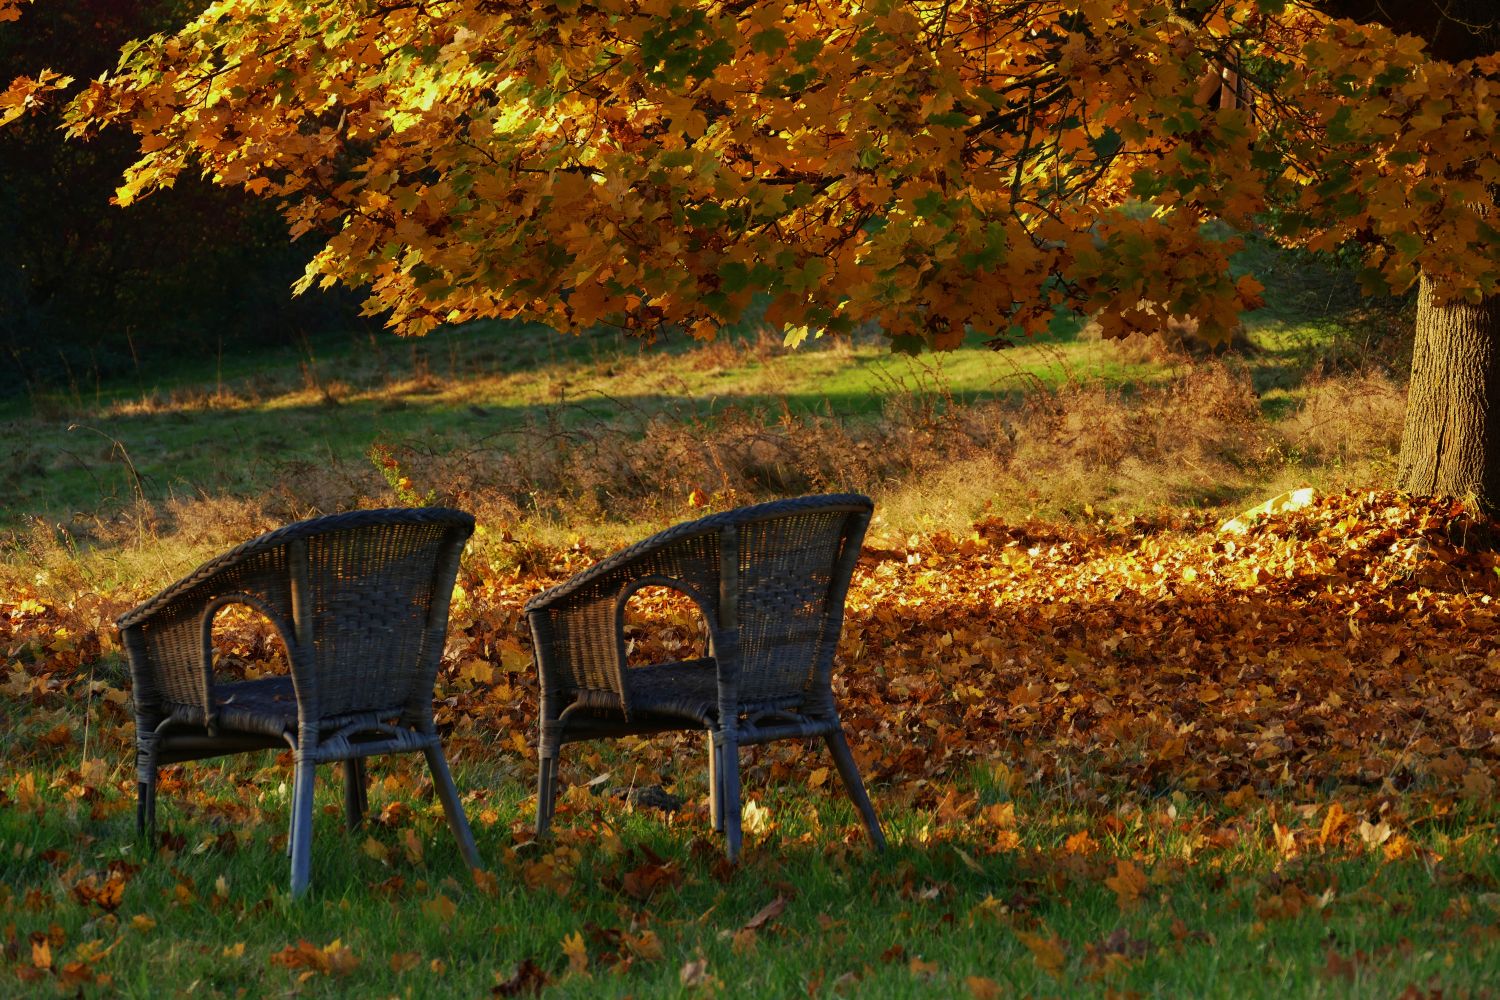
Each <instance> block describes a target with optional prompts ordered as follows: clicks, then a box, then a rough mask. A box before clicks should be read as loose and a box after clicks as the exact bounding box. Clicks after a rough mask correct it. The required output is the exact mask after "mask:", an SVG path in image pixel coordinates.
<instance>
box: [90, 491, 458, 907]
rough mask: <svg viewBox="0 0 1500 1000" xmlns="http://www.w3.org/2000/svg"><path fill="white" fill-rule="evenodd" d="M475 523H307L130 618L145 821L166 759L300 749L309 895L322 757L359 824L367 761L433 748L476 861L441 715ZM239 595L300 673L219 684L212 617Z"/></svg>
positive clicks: (298, 816) (299, 862)
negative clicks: (339, 765)
mask: <svg viewBox="0 0 1500 1000" xmlns="http://www.w3.org/2000/svg"><path fill="white" fill-rule="evenodd" d="M473 531H474V519H473V517H471V516H470V515H469V514H466V513H464V512H462V511H457V510H450V509H447V508H419V509H401V508H396V509H386V510H369V511H353V512H350V513H347V514H335V515H332V516H329V517H321V518H314V519H311V520H307V521H300V522H297V523H296V524H291V525H288V526H286V527H284V528H280V529H278V530H276V531H272V532H268V533H266V534H264V535H261V536H260V537H258V538H255V539H252V540H250V541H248V542H246V543H244V544H243V545H239V546H237V547H235V548H234V549H232V550H230V551H229V552H226V553H225V554H223V555H222V556H219V557H217V558H215V559H212V560H210V561H208V562H206V563H204V564H203V565H202V566H200V567H199V568H198V569H196V570H194V571H193V572H192V573H190V574H188V575H187V576H186V577H184V578H182V579H181V580H179V581H177V582H176V583H174V584H172V585H171V586H169V587H167V588H166V589H165V590H163V591H162V592H161V593H159V594H157V595H156V596H155V597H153V598H151V599H150V600H148V601H146V602H145V603H143V604H141V605H140V606H139V607H137V608H135V609H133V610H131V611H130V612H128V613H127V614H125V615H123V616H121V618H120V619H119V620H118V622H117V624H118V626H119V628H120V631H121V636H122V640H123V643H124V646H125V649H126V651H127V654H128V655H129V657H130V665H131V674H132V678H133V681H134V688H135V706H136V760H137V771H138V778H137V780H138V785H139V795H140V805H139V809H138V817H137V819H138V825H139V827H140V828H141V830H142V832H145V831H146V830H148V829H150V828H153V827H154V818H155V799H156V774H157V768H158V766H159V765H160V764H163V763H170V762H174V761H181V760H194V759H199V758H203V757H214V756H220V755H223V754H228V753H238V752H242V751H244V750H249V749H258V748H264V747H273V746H277V745H284V746H290V747H292V748H293V749H294V750H295V752H296V760H297V776H296V784H297V788H296V792H295V795H294V802H293V808H292V814H293V826H292V838H291V841H292V888H293V892H294V893H297V892H301V891H302V890H303V889H305V888H306V886H307V882H308V863H309V862H308V859H309V853H308V852H309V845H310V838H311V830H312V779H313V770H314V768H315V767H316V766H317V765H318V764H320V763H327V762H331V761H343V762H344V764H345V778H346V788H345V800H346V806H347V809H348V813H349V821H350V824H351V826H352V825H354V824H356V823H357V822H358V821H359V819H360V815H361V813H362V811H363V803H364V778H363V771H364V767H363V763H362V762H363V759H364V758H365V757H368V756H371V755H374V754H382V753H398V752H407V751H421V752H423V753H424V754H425V755H426V757H427V762H428V765H429V767H430V769H431V770H432V772H433V779H434V785H435V786H436V787H437V789H438V792H439V794H440V796H441V797H442V799H443V805H444V808H445V810H446V811H447V813H448V818H449V822H450V824H451V825H452V826H453V831H454V834H455V836H456V837H457V838H458V841H459V846H460V848H461V850H462V851H463V853H464V856H465V859H466V860H467V861H468V862H469V863H470V865H471V866H474V867H478V865H479V859H478V855H477V853H475V851H474V844H473V838H472V835H471V834H470V832H469V828H468V823H467V820H466V818H465V817H464V815H463V809H462V807H461V806H460V804H459V802H458V793H457V789H456V788H454V787H453V782H452V778H451V777H450V776H449V775H448V768H447V763H446V760H445V759H444V757H443V754H442V746H441V743H440V742H439V739H438V735H437V732H436V730H435V728H434V725H433V717H432V691H433V684H434V681H435V678H436V673H437V667H438V661H439V659H440V657H441V655H442V649H443V641H444V638H445V636H446V634H447V628H448V605H449V601H450V599H451V596H452V591H453V583H454V579H455V577H456V576H457V573H458V561H459V556H460V554H461V553H462V551H463V547H464V544H465V542H466V541H467V540H468V538H469V536H470V535H471V534H473ZM230 604H244V605H248V606H250V607H252V608H254V609H255V610H257V611H259V612H260V613H261V614H263V615H264V616H265V617H266V618H267V619H268V620H269V621H270V623H271V625H272V626H273V627H274V628H275V629H276V631H277V633H278V634H279V635H280V637H281V640H282V642H283V643H284V645H285V647H286V650H287V656H288V660H289V662H290V666H291V675H290V677H271V678H263V679H261V680H255V681H247V682H239V683H224V682H221V681H218V680H216V678H215V676H214V671H213V646H212V642H211V638H212V629H213V622H214V618H215V616H216V615H217V614H218V612H219V611H220V610H222V609H223V608H224V607H226V606H228V605H230Z"/></svg>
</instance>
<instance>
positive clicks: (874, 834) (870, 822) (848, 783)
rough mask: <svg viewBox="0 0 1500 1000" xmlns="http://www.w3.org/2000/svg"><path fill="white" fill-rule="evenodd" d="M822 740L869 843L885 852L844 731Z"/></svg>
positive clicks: (834, 732) (877, 822) (882, 834)
mask: <svg viewBox="0 0 1500 1000" xmlns="http://www.w3.org/2000/svg"><path fill="white" fill-rule="evenodd" d="M823 739H824V741H825V742H827V744H828V750H829V752H830V753H832V754H833V762H834V763H835V764H837V765H838V769H839V777H841V778H843V779H844V787H845V788H847V789H848V790H849V798H851V799H853V800H854V805H855V808H857V809H858V810H859V814H860V816H862V817H863V818H864V821H865V830H866V832H868V833H869V835H870V842H871V843H872V844H874V845H875V849H876V850H877V851H883V850H885V834H884V833H883V832H881V829H880V820H879V819H878V818H877V817H876V816H875V806H874V805H872V804H871V802H870V796H869V793H867V792H866V791H865V783H864V782H863V781H862V780H860V777H859V767H858V766H857V765H856V764H855V763H854V754H852V753H850V752H849V741H848V740H846V739H845V738H844V731H843V730H842V729H837V730H835V731H833V732H831V733H829V734H828V735H826V736H824V737H823Z"/></svg>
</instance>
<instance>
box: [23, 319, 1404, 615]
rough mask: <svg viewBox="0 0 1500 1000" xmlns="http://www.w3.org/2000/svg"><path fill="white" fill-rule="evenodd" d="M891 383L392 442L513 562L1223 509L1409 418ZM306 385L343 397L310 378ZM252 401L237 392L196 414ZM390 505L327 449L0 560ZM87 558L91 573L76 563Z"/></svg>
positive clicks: (730, 349) (1314, 472) (772, 348)
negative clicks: (772, 526) (862, 400)
mask: <svg viewBox="0 0 1500 1000" xmlns="http://www.w3.org/2000/svg"><path fill="white" fill-rule="evenodd" d="M781 350H782V348H781V345H780V344H779V343H777V342H775V341H774V339H772V338H764V337H763V338H759V339H755V340H750V341H748V342H736V343H732V344H725V345H723V346H720V345H711V346H710V347H708V348H707V349H705V350H703V351H701V352H698V353H695V354H694V355H693V361H694V363H695V364H698V365H703V366H709V367H713V366H724V367H733V366H735V365H739V364H743V363H744V362H745V361H746V360H747V359H748V360H756V359H764V358H768V357H773V356H775V355H776V354H777V353H778V352H780V351H781ZM890 389H891V391H890V392H889V394H887V395H886V396H884V397H883V403H882V406H881V409H880V412H879V414H878V415H877V416H875V417H873V418H869V419H860V420H851V419H847V418H843V417H839V416H836V415H833V414H831V413H807V412H805V411H795V410H793V409H791V408H789V407H787V406H785V405H783V406H781V407H780V408H769V409H767V408H755V407H751V406H748V405H731V406H728V407H725V408H723V409H720V410H718V411H717V412H713V413H711V414H708V415H705V414H704V413H703V411H702V410H701V409H693V408H692V407H691V405H690V402H684V403H683V404H681V406H680V407H678V408H675V409H674V408H671V407H668V408H666V409H656V410H651V411H647V410H644V409H641V410H630V409H628V408H627V409H625V410H624V411H623V412H624V416H623V417H621V416H616V417H613V418H610V419H594V420H591V421H584V422H577V421H576V417H575V422H571V423H569V422H565V420H564V417H563V413H564V408H563V407H550V408H545V409H544V410H542V411H541V412H542V413H543V416H541V417H538V418H535V419H534V420H533V422H532V423H531V424H530V425H528V426H526V427H524V428H523V429H522V430H520V431H519V432H511V433H505V434H496V435H492V436H490V437H486V438H482V439H477V440H475V441H473V443H472V444H471V445H468V446H466V447H463V448H460V449H452V448H450V447H446V446H444V447H438V446H428V445H425V444H423V443H422V442H420V441H407V442H405V443H392V445H391V446H392V450H393V453H394V454H395V456H396V457H397V458H398V459H399V460H400V462H401V463H402V470H403V473H404V474H406V475H407V476H409V477H410V479H411V481H412V483H413V487H414V491H415V492H416V493H417V494H418V495H423V494H426V493H427V492H428V491H433V493H434V494H435V497H436V500H437V502H440V503H450V504H454V505H457V506H460V507H463V508H465V509H468V510H471V511H474V512H475V514H476V515H477V516H478V517H479V518H480V520H481V523H484V524H486V525H488V526H490V527H491V529H493V530H492V535H491V537H492V538H500V537H503V538H505V543H504V545H503V546H501V547H502V548H505V549H508V550H509V556H508V558H506V560H505V561H508V562H510V563H511V564H513V565H515V564H521V563H525V562H526V561H527V559H528V558H529V557H528V555H527V553H528V551H530V549H531V548H533V547H537V546H541V547H542V548H545V546H546V545H548V544H556V543H557V542H558V541H560V540H566V539H569V538H572V537H577V535H578V533H579V532H580V531H583V530H584V529H585V528H586V529H587V533H588V536H589V540H590V542H591V543H592V544H595V545H607V544H611V543H614V542H617V541H623V540H625V539H628V538H631V537H635V536H638V535H639V534H640V533H641V532H642V531H645V530H648V529H649V528H652V527H656V526H660V525H662V524H666V523H670V522H673V521H677V520H682V519H684V518H687V517H690V516H693V515H695V514H697V513H701V512H702V507H701V506H698V504H702V503H704V502H706V504H707V506H708V507H709V508H710V509H722V508H725V507H729V506H734V505H738V504H742V503H750V502H754V501H757V500H763V499H769V498H773V497H780V496H787V495H795V494H800V493H809V492H819V491H835V490H855V491H859V492H864V493H868V494H870V495H872V496H874V497H875V498H876V499H877V501H878V502H879V505H880V508H879V509H880V512H881V513H880V517H879V520H878V521H877V524H876V531H877V534H885V535H889V536H904V535H907V534H910V533H913V532H926V531H931V530H938V529H946V530H961V529H964V528H966V527H967V525H968V524H970V523H972V520H973V518H974V517H975V516H976V515H979V514H981V513H983V512H985V511H991V512H994V513H996V514H999V515H1001V516H1005V517H1025V516H1028V515H1039V516H1045V517H1058V516H1061V517H1089V516H1093V515H1095V514H1104V513H1113V512H1127V513H1134V512H1141V511H1151V510H1155V509H1157V508H1161V507H1166V506H1170V507H1179V508H1180V507H1184V506H1186V507H1197V508H1204V509H1209V510H1222V511H1223V512H1225V513H1229V512H1233V511H1237V510H1239V509H1240V508H1242V507H1245V506H1248V505H1249V504H1251V503H1253V502H1255V501H1257V500H1259V499H1261V498H1263V497H1264V496H1268V495H1271V494H1272V493H1275V492H1280V491H1281V490H1283V489H1286V488H1289V487H1290V486H1299V485H1307V484H1311V485H1315V486H1323V487H1327V488H1335V487H1344V486H1350V485H1375V484H1378V483H1379V482H1381V481H1382V479H1383V478H1384V477H1385V475H1386V474H1387V472H1388V469H1389V465H1390V462H1391V461H1392V457H1393V455H1394V452H1395V449H1396V448H1397V446H1398V444H1399V440H1400V434H1401V422H1402V415H1403V410H1404V399H1403V390H1402V387H1401V386H1400V385H1399V384H1397V383H1396V382H1395V381H1394V380H1392V379H1391V378H1390V377H1389V376H1388V375H1385V374H1383V373H1381V372H1380V371H1378V370H1375V369H1368V370H1363V371H1357V372H1353V373H1345V374H1332V375H1316V376H1315V377H1313V378H1312V379H1311V381H1310V382H1308V383H1307V384H1306V386H1305V391H1304V392H1302V393H1301V394H1300V396H1299V399H1300V405H1298V406H1297V408H1296V409H1295V410H1294V411H1293V412H1291V413H1289V414H1286V415H1284V416H1281V417H1279V418H1278V419H1274V420H1272V419H1267V418H1266V417H1265V416H1263V415H1262V410H1261V400H1260V399H1259V398H1258V396H1257V393H1256V391H1255V388H1254V385H1253V383H1252V375H1251V371H1250V369H1249V368H1248V367H1247V366H1246V365H1245V364H1244V363H1243V362H1240V361H1238V360H1235V359H1229V360H1225V361H1204V362H1197V363H1193V364H1182V365H1179V366H1178V367H1176V368H1173V369H1170V370H1169V371H1168V373H1167V375H1166V376H1165V377H1163V378H1162V379H1161V380H1160V381H1157V382H1146V383H1141V384H1136V385H1132V386H1128V387H1125V388H1113V387H1110V386H1108V385H1106V384H1104V383H1102V382H1098V381H1081V380H1073V381H1069V382H1065V383H1064V384H1063V385H1061V386H1060V387H1056V388H1049V387H1046V386H1044V385H1041V384H1037V385H1034V386H1032V387H1031V388H1030V390H1029V391H1028V392H1026V393H1025V394H1024V395H1021V396H1019V397H1016V398H1011V399H991V400H987V401H982V402H973V403H964V402H962V401H959V400H956V399H955V398H954V396H953V394H952V393H950V392H949V391H948V389H947V387H946V385H945V384H944V381H943V379H942V377H941V374H940V373H937V372H930V371H929V372H926V373H922V376H921V377H920V378H913V379H912V380H911V381H909V382H908V383H907V384H905V385H899V386H892V387H890ZM306 391H309V392H313V393H325V394H326V393H327V392H330V391H331V392H339V391H345V390H344V387H342V386H337V385H334V384H333V383H331V382H327V381H324V380H317V379H314V380H312V381H311V382H310V385H309V386H308V387H306ZM247 401H248V398H247V396H246V395H245V394H244V393H242V395H241V396H239V397H236V398H235V399H229V398H227V397H226V396H217V397H215V398H206V397H205V398H203V399H201V400H196V401H195V402H197V403H198V404H199V405H203V406H209V407H212V406H225V405H229V406H235V405H244V404H245V402H247ZM183 402H185V400H182V399H179V400H175V401H174V404H175V405H181V404H182V403H183ZM616 412H617V413H618V412H621V411H616ZM101 447H103V446H101ZM690 495H691V496H693V497H694V498H695V504H693V505H690V504H689V502H688V498H689V496H690ZM394 502H395V500H394V498H393V497H392V496H391V494H390V491H389V488H388V487H387V485H386V483H385V482H384V481H383V480H382V478H381V477H380V476H379V475H378V474H377V473H376V472H375V470H374V469H373V467H372V466H371V465H370V464H369V463H368V462H366V461H364V460H352V459H347V458H345V459H338V458H335V457H334V456H333V455H332V454H330V455H329V457H328V458H327V460H325V461H310V460H298V461H295V462H287V463H285V464H283V465H282V466H281V467H279V468H277V469H276V470H274V475H272V476H271V485H270V487H269V488H268V489H266V490H265V491H264V492H262V493H260V494H259V495H255V496H224V495H217V496H213V495H200V496H189V497H176V498H173V499H169V500H168V501H166V502H165V503H158V504H152V503H149V502H146V500H145V498H144V496H143V495H142V496H138V497H137V498H136V499H135V501H134V502H128V503H124V504H121V505H118V506H116V507H114V508H112V511H113V512H112V513H109V514H105V513H96V514H92V515H86V516H85V515H77V516H75V517H74V518H73V519H72V520H71V521H69V522H67V523H64V524H56V523H49V522H46V521H42V520H35V521H33V522H32V523H31V526H30V527H29V528H27V529H25V530H22V531H19V532H16V533H14V536H13V537H12V538H11V540H10V544H9V545H8V546H7V548H8V550H9V551H8V553H6V554H5V556H4V558H3V559H0V562H4V563H8V564H10V567H11V572H15V571H20V572H22V573H27V574H30V573H34V572H38V571H39V572H41V573H42V574H43V575H44V576H46V577H47V578H48V579H50V580H53V581H55V584H56V585H57V586H59V587H63V588H65V589H66V588H75V589H76V588H84V589H87V588H88V587H90V586H92V585H93V584H96V583H102V582H107V580H114V579H116V578H118V577H119V576H121V575H122V574H124V575H128V574H129V573H130V572H133V571H134V569H135V568H139V569H140V570H142V571H145V572H149V573H150V575H152V576H161V575H163V574H165V573H166V572H167V570H168V569H169V568H170V566H173V565H176V563H177V561H178V560H177V558H176V557H175V556H160V555H157V556H153V557H152V560H151V561H150V562H147V563H142V562H141V560H140V559H126V558H123V557H121V556H120V553H122V552H125V551H128V550H134V551H136V552H138V553H144V552H146V551H148V550H151V551H155V550H160V549H162V548H163V546H161V545H155V544H154V543H156V542H162V543H166V544H165V547H166V548H167V549H169V550H171V551H174V552H180V553H192V554H194V555H196V554H199V553H202V552H211V551H216V550H218V549H222V548H224V547H226V546H228V545H230V544H233V543H234V542H237V541H240V540H242V539H244V538H248V537H252V536H253V535H255V534H257V533H259V532H260V531H263V530H265V529H267V528H269V527H271V526H273V525H275V524H278V523H284V522H287V521H290V520H295V519H299V518H303V517H308V516H312V515H315V514H319V513H328V512H333V511H338V510H347V509H351V508H356V507H368V506H382V505H387V504H391V503H394ZM496 544H498V543H496ZM537 551H541V548H538V549H537ZM90 558H92V559H93V560H94V561H93V563H92V564H91V565H92V567H93V568H92V569H79V568H78V567H79V565H80V563H88V562H89V559H90ZM184 558H186V557H184ZM101 559H102V560H105V561H106V564H105V565H104V566H103V567H102V568H101V566H100V564H99V560H101ZM164 560H165V561H164ZM190 565H191V564H190V563H188V565H185V566H183V567H182V568H184V569H186V568H188V566H190Z"/></svg>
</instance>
